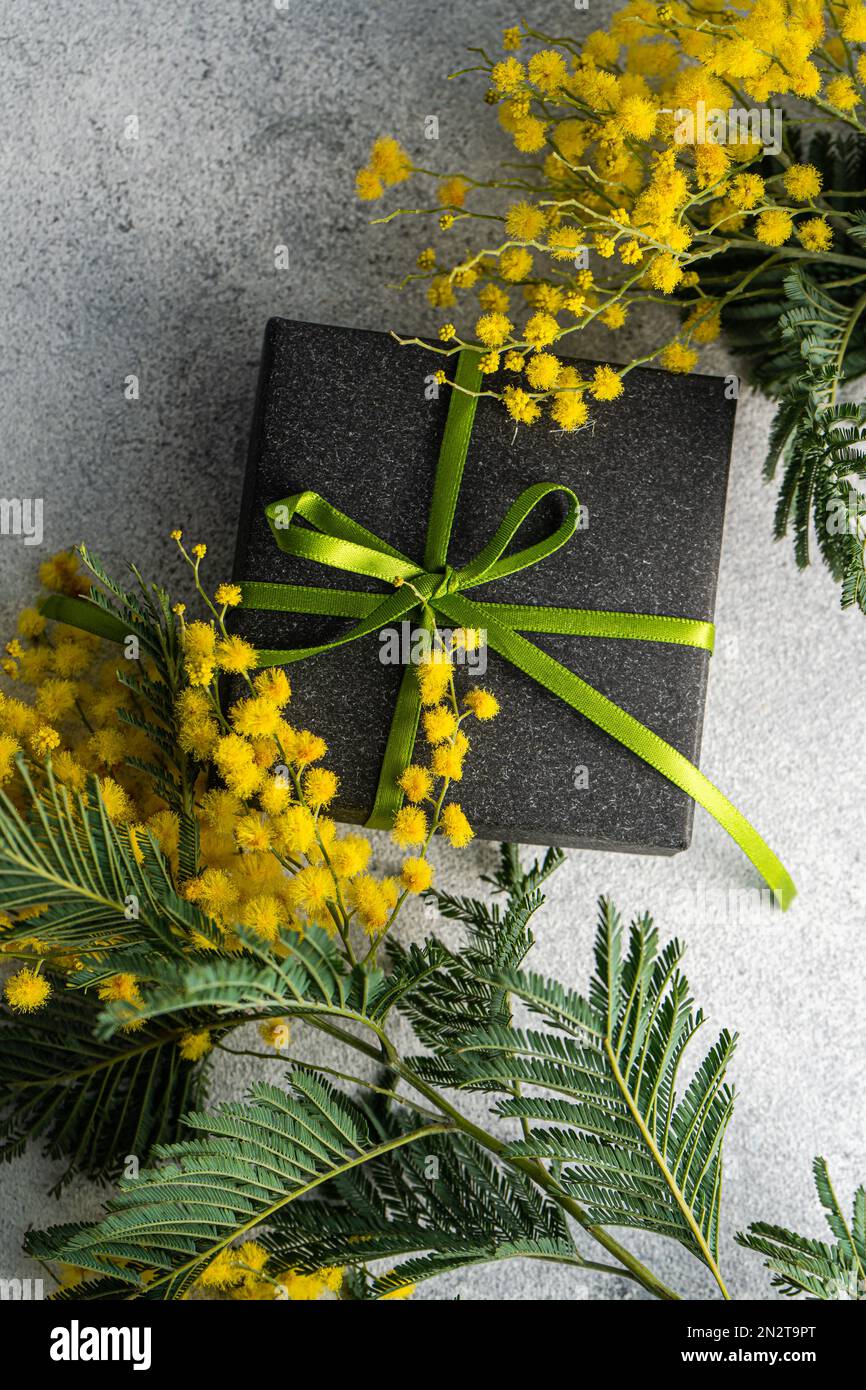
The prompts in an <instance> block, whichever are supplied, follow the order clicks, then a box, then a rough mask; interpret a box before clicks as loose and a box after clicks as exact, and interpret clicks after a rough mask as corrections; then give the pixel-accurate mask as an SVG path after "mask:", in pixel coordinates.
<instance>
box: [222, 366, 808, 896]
mask: <svg viewBox="0 0 866 1390" xmlns="http://www.w3.org/2000/svg"><path fill="white" fill-rule="evenodd" d="M477 362H478V357H477V354H476V353H474V352H470V351H464V352H461V354H460V356H459V358H458V367H457V376H456V384H455V387H454V389H453V390H452V394H451V402H450V405H449V409H448V418H447V421H446V424H445V432H444V435H443V438H442V446H441V450H440V454H439V463H438V467H437V471H436V479H435V482H434V486H433V498H432V502H431V505H430V516H429V521H428V527H427V540H426V545H425V550H424V560H423V563H422V564H420V565H419V564H417V563H416V562H415V561H414V560H410V559H409V558H408V556H406V555H403V554H402V553H401V552H400V551H399V550H396V549H395V548H394V546H392V545H389V544H388V542H387V541H384V540H382V539H381V537H379V536H376V535H374V534H373V533H372V531H368V530H367V529H366V527H364V526H361V525H360V524H359V523H358V522H357V521H353V520H352V519H351V517H348V516H346V515H345V514H344V513H343V512H341V511H338V509H337V508H336V507H333V506H331V504H330V502H327V501H326V500H325V499H324V498H323V497H320V496H319V495H318V493H315V492H299V493H295V495H294V496H292V497H286V498H284V499H283V500H282V501H280V502H272V503H271V504H270V505H269V506H268V507H267V508H266V515H267V519H268V523H269V525H270V527H271V531H272V532H273V536H274V539H275V541H276V543H277V545H278V546H279V547H280V549H281V550H283V551H285V552H286V554H288V555H294V556H296V557H298V558H300V559H305V560H315V561H316V562H317V563H318V564H321V565H328V566H330V567H331V568H334V569H342V570H347V571H348V572H350V573H351V574H361V575H364V576H365V577H367V578H368V579H374V580H379V581H380V582H382V583H385V584H388V585H390V586H394V584H395V581H396V584H397V587H391V589H390V592H388V593H386V594H382V593H359V592H357V591H356V590H354V589H325V588H316V587H313V586H311V585H295V584H275V583H260V582H256V581H252V580H247V581H244V582H242V583H241V586H240V587H241V591H242V595H243V605H244V607H246V608H252V609H265V610H270V611H272V612H282V613H315V614H317V615H319V616H322V617H333V618H353V619H356V622H355V623H354V625H353V626H352V627H350V628H349V630H348V631H347V632H346V633H344V635H343V636H342V637H337V638H335V639H334V640H332V641H330V642H323V643H320V644H318V645H313V646H308V647H295V648H291V649H288V650H262V651H260V652H259V664H260V665H261V666H276V665H279V666H283V665H288V664H290V663H292V662H295V661H304V660H306V659H307V658H308V657H311V656H316V655H318V654H319V653H320V652H328V651H334V650H335V649H336V648H337V647H340V646H343V645H345V644H346V643H347V642H355V641H357V640H358V639H359V638H361V637H366V636H368V635H369V634H371V633H373V632H378V631H379V630H380V629H382V628H385V627H391V626H393V625H394V624H396V623H399V622H400V621H401V620H402V619H404V618H406V617H407V616H408V614H410V613H411V612H412V611H413V610H420V614H421V620H422V623H424V624H425V625H426V626H427V627H431V626H432V624H433V622H434V621H435V620H436V619H437V618H446V619H447V620H448V622H449V624H453V625H454V626H457V627H472V628H482V629H483V630H484V631H485V632H486V634H487V643H488V645H489V646H490V647H492V649H493V650H494V651H495V652H498V653H499V655H500V656H503V657H505V659H506V660H507V661H510V662H511V663H512V665H514V666H517V667H518V668H519V669H520V670H521V671H523V672H525V674H526V675H528V676H530V677H531V678H532V679H533V680H534V681H536V682H537V683H538V684H539V685H543V686H544V687H545V689H546V690H550V691H552V693H553V694H554V695H557V696H558V697H559V699H561V700H564V701H565V703H566V704H568V705H571V707H572V709H574V710H576V711H577V712H578V713H579V714H582V715H584V716H585V718H587V719H589V720H591V721H592V722H593V723H594V724H597V725H598V727H599V728H600V729H603V730H604V731H605V733H607V734H610V736H611V737H612V738H615V739H616V740H617V742H619V743H622V744H623V745H624V746H625V747H626V748H629V749H631V751H632V752H633V753H636V754H637V756H638V757H639V758H641V759H642V760H643V761H644V762H646V763H649V765H650V766H651V767H654V768H655V769H656V771H657V772H660V773H661V774H662V776H663V777H666V778H667V779H668V780H669V781H671V782H673V783H674V785H675V786H677V787H680V788H681V789H682V790H683V791H684V792H687V793H688V795H689V796H691V797H692V798H693V799H694V800H695V801H697V802H698V803H699V804H700V805H701V806H703V807H705V808H706V810H708V811H709V813H710V815H712V816H714V817H715V819H716V820H717V821H718V822H719V824H720V825H722V826H723V827H724V829H725V830H727V832H728V834H729V835H731V836H732V837H733V839H734V840H736V842H737V844H738V845H739V846H740V848H741V849H742V850H743V852H744V853H745V854H746V855H747V856H748V857H749V859H750V860H751V861H752V863H753V864H754V866H755V868H756V869H757V870H758V872H759V874H761V876H762V877H763V878H764V879H765V881H766V882H767V884H768V885H769V887H770V888H771V889H772V891H773V894H774V897H775V900H776V902H777V903H779V905H780V906H781V907H783V908H787V907H788V905H789V903H790V902H791V901H792V899H793V898H794V896H795V894H796V889H795V887H794V884H793V882H792V881H791V878H790V876H789V875H788V873H787V871H786V869H785V868H784V866H783V865H782V864H781V862H780V861H779V860H778V859H777V857H776V855H775V854H774V853H773V851H772V850H771V849H770V847H769V845H767V844H766V843H765V842H764V840H763V839H762V838H761V836H760V835H759V834H758V832H757V831H756V830H755V829H754V827H753V826H752V825H750V824H749V822H748V821H747V820H746V818H745V817H744V816H742V815H741V814H740V812H739V811H738V810H737V808H736V807H735V806H734V805H732V803H731V802H730V801H728V799H727V797H725V796H724V795H723V794H722V793H721V792H720V791H719V790H718V788H717V787H715V786H714V785H713V783H712V782H710V780H709V779H708V778H707V777H705V776H704V774H703V773H702V772H700V771H699V769H698V768H697V767H695V765H694V764H693V763H691V762H690V761H689V759H688V758H686V757H684V756H683V755H682V753H679V752H678V751H677V749H676V748H673V747H672V746H671V744H669V743H667V742H666V741H665V740H664V739H663V738H660V737H659V735H658V734H655V733H653V732H652V730H651V729H648V728H646V727H645V725H643V724H641V723H640V721H639V720H637V719H634V718H633V717H632V716H631V715H630V714H627V713H626V711H625V710H623V709H621V708H620V706H619V705H617V704H615V703H614V702H613V701H612V700H609V699H607V697H606V696H604V695H602V694H601V692H600V691H598V690H595V689H594V688H593V687H592V686H591V685H588V684H587V682H586V681H583V680H581V679H580V677H579V676H576V675H575V674H574V672H573V671H570V670H569V669H568V667H566V666H563V665H562V664H561V662H559V661H555V660H554V659H553V657H551V656H548V654H547V653H546V652H544V651H542V650H541V649H540V648H539V647H537V646H535V644H534V643H533V642H530V641H528V640H527V638H526V637H523V636H521V633H522V632H547V633H565V634H568V635H570V636H573V637H610V638H622V639H628V640H632V641H639V642H671V643H678V644H681V645H685V646H690V647H700V648H702V649H703V650H705V651H710V652H711V651H712V649H713V625H712V623H707V622H700V621H698V620H696V619H690V618H671V617H664V616H657V615H655V614H649V613H619V612H605V611H597V610H595V609H587V608H550V607H545V606H543V605H536V604H508V603H487V602H479V601H477V600H475V599H470V598H467V597H466V596H465V591H466V590H467V589H473V588H475V587H477V586H478V585H481V584H487V583H489V582H490V581H491V580H494V579H502V578H503V577H504V576H505V575H509V574H516V573H518V571H519V570H522V569H526V568H527V567H528V566H530V565H536V564H538V563H539V562H540V561H542V560H545V559H547V558H548V557H549V556H550V555H553V554H554V553H555V552H556V551H557V550H559V548H560V546H563V545H565V543H566V542H567V541H568V540H569V539H570V538H571V536H572V535H573V534H574V531H575V529H576V527H577V525H578V521H579V516H580V504H579V502H578V500H577V497H576V496H575V494H574V493H573V492H572V490H571V488H568V487H563V486H560V485H558V484H555V483H536V484H534V485H533V486H532V487H528V488H526V490H525V491H524V492H522V493H521V494H520V496H519V497H518V498H517V500H516V502H514V503H513V504H512V506H511V507H509V509H508V511H507V512H506V514H505V516H504V517H503V519H502V522H501V523H500V525H499V526H498V528H497V530H496V532H495V533H494V535H493V536H492V538H491V539H490V541H488V543H487V545H486V546H485V547H484V548H483V550H482V551H481V552H480V554H478V555H477V556H476V557H475V559H474V560H472V561H470V563H469V564H468V565H465V566H464V567H463V568H462V569H454V568H453V567H452V566H451V565H449V563H448V545H449V541H450V538H451V528H452V525H453V522H454V514H455V511H456V507H457V498H458V496H459V493H460V485H461V481H462V477H463V467H464V464H465V461H466V454H467V450H468V447H469V440H470V437H471V434H472V425H473V421H474V418H475V405H476V399H477V397H476V395H475V394H474V393H475V392H477V390H478V388H479V384H480V381H481V376H480V373H479V371H478V365H477ZM553 493H559V494H560V495H561V496H562V497H564V498H565V500H566V514H565V518H564V520H563V521H562V522H561V523H560V525H559V526H558V527H557V528H556V530H555V531H554V532H553V533H552V534H551V535H549V536H547V537H546V538H545V539H544V540H541V541H537V542H536V543H535V544H533V545H529V546H526V547H524V548H523V549H522V550H518V551H516V552H515V553H514V554H511V555H506V554H505V552H506V550H507V548H508V546H509V545H510V543H511V541H512V540H513V539H514V537H515V535H516V534H517V532H518V531H519V529H520V527H521V525H522V524H523V522H524V521H525V520H526V518H527V517H528V516H529V514H530V513H531V512H532V511H533V510H534V508H535V507H537V506H538V504H539V502H541V501H542V500H543V499H544V498H545V497H549V496H550V495H551V494H553ZM298 520H301V521H302V522H304V523H306V525H305V526H300V525H298V524H297V521H298ZM400 581H409V584H411V587H409V584H407V583H403V584H401V583H400ZM420 709H421V703H420V697H419V692H418V682H417V680H416V679H415V677H414V671H413V669H412V666H411V665H409V666H407V668H406V671H405V672H404V675H403V680H402V682H401V685H400V691H399V694H398V697H397V704H396V707H395V710H394V715H393V718H392V721H391V729H390V732H389V735H388V741H387V744H386V748H385V754H384V758H383V761H382V769H381V773H380V776H379V785H378V788H377V791H376V797H375V801H374V804H373V810H372V813H371V815H370V817H369V819H368V820H367V822H366V824H367V825H368V826H371V827H373V828H375V829H387V828H390V826H391V824H392V821H393V817H394V814H395V812H396V811H397V810H398V809H399V807H400V805H401V803H402V792H401V791H400V789H399V787H398V785H397V778H398V777H399V775H400V773H401V772H402V770H403V768H404V767H405V766H406V765H407V763H409V762H410V761H411V757H412V751H413V748H414V746H415V738H416V734H417V729H418V719H419V714H420Z"/></svg>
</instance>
